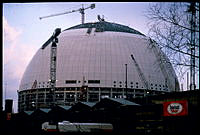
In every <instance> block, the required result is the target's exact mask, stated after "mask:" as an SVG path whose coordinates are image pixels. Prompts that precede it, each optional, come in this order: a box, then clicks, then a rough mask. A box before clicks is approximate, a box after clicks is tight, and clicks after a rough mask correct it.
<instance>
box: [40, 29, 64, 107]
mask: <svg viewBox="0 0 200 135" xmlns="http://www.w3.org/2000/svg"><path fill="white" fill-rule="evenodd" d="M60 33H61V29H60V28H57V29H55V31H54V33H53V35H52V36H51V37H50V38H49V40H47V41H46V42H45V43H44V44H43V45H42V47H41V49H42V50H43V49H45V48H46V47H47V46H48V45H49V44H50V43H51V52H50V80H49V81H50V86H51V87H50V88H51V89H50V94H51V95H52V104H51V105H52V106H54V105H55V87H56V56H57V43H58V38H57V36H58V35H59V34H60Z"/></svg>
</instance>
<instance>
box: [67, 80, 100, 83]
mask: <svg viewBox="0 0 200 135" xmlns="http://www.w3.org/2000/svg"><path fill="white" fill-rule="evenodd" d="M80 82H81V81H78V83H80ZM86 82H87V81H84V83H86ZM65 83H66V84H75V83H77V80H66V81H65ZM88 83H92V84H100V80H88Z"/></svg>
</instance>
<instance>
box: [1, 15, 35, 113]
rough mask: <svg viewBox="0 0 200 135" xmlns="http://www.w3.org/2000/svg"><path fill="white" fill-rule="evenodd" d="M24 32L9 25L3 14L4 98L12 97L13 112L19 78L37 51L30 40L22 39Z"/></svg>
mask: <svg viewBox="0 0 200 135" xmlns="http://www.w3.org/2000/svg"><path fill="white" fill-rule="evenodd" d="M25 34H26V33H24V32H23V30H22V29H21V28H16V27H13V26H11V25H10V23H9V22H8V21H7V19H6V18H5V17H4V16H3V81H4V82H3V90H4V99H6V98H9V99H13V101H14V110H15V112H17V105H18V103H17V90H18V89H19V83H20V80H21V78H22V75H23V73H24V71H25V68H26V67H27V65H28V63H29V61H30V60H31V58H32V57H33V55H34V54H35V52H36V51H37V46H36V45H34V44H31V41H30V42H28V43H27V42H24V41H23V39H24V38H25ZM5 84H7V85H5ZM5 90H6V92H5Z"/></svg>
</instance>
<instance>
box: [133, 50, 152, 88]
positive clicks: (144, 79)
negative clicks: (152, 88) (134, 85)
mask: <svg viewBox="0 0 200 135" xmlns="http://www.w3.org/2000/svg"><path fill="white" fill-rule="evenodd" d="M131 58H132V60H133V62H134V64H135V66H136V68H137V71H138V74H139V77H140V79H141V81H142V82H143V83H144V85H145V87H146V89H147V90H148V82H147V80H146V78H145V76H144V74H143V73H142V70H141V69H140V66H139V65H138V63H137V61H136V60H135V58H134V56H133V54H131Z"/></svg>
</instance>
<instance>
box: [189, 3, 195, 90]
mask: <svg viewBox="0 0 200 135" xmlns="http://www.w3.org/2000/svg"><path fill="white" fill-rule="evenodd" d="M195 6H196V3H195V2H191V4H190V7H189V9H188V12H191V41H190V51H191V59H190V64H191V66H190V90H195V89H196V85H195V33H196V29H195V28H196V8H195Z"/></svg>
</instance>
